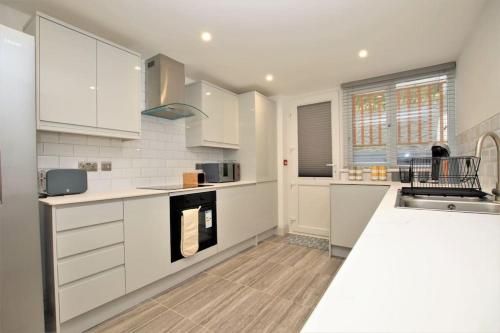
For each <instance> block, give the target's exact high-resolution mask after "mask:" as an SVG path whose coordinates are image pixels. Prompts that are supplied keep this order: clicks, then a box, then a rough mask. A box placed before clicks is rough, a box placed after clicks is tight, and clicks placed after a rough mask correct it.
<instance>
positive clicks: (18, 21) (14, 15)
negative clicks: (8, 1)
mask: <svg viewBox="0 0 500 333" xmlns="http://www.w3.org/2000/svg"><path fill="white" fill-rule="evenodd" d="M29 19H30V15H28V14H25V13H22V12H20V11H17V10H15V9H13V8H11V7H8V6H6V5H4V4H1V3H0V24H3V25H6V26H8V27H10V28H13V29H16V30H20V31H22V30H23V28H24V25H25V24H26V22H28V20H29Z"/></svg>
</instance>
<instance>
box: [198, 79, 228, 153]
mask: <svg viewBox="0 0 500 333" xmlns="http://www.w3.org/2000/svg"><path fill="white" fill-rule="evenodd" d="M201 91H202V99H203V102H202V106H203V109H202V111H203V112H205V113H206V114H207V115H208V118H207V119H204V120H203V139H204V140H205V141H210V142H216V143H224V102H225V98H226V96H225V93H224V92H223V91H222V90H220V89H217V88H215V87H213V86H209V85H206V84H203V85H202V89H201Z"/></svg>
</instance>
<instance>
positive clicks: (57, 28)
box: [38, 17, 97, 126]
mask: <svg viewBox="0 0 500 333" xmlns="http://www.w3.org/2000/svg"><path fill="white" fill-rule="evenodd" d="M39 33H40V36H39V41H38V42H39V119H40V120H43V121H50V122H56V123H64V124H72V125H83V126H96V124H97V120H96V119H97V118H96V84H97V83H96V68H97V67H96V43H97V41H96V40H95V39H94V38H91V37H89V36H86V35H84V34H81V33H79V32H76V31H74V30H71V29H68V28H66V27H64V26H62V25H59V24H57V23H54V22H52V21H49V20H47V19H45V18H42V17H41V18H40V30H39Z"/></svg>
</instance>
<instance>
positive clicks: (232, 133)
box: [224, 94, 240, 145]
mask: <svg viewBox="0 0 500 333" xmlns="http://www.w3.org/2000/svg"><path fill="white" fill-rule="evenodd" d="M239 125H240V124H239V111H238V97H237V96H234V95H231V94H226V98H225V99H224V143H228V144H233V145H237V144H239V142H240V139H239V127H240V126H239Z"/></svg>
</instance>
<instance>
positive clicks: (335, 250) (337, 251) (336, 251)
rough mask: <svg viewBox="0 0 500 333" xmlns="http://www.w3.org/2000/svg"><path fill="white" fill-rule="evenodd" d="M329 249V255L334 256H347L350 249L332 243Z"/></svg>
mask: <svg viewBox="0 0 500 333" xmlns="http://www.w3.org/2000/svg"><path fill="white" fill-rule="evenodd" d="M331 251H332V252H331V255H332V256H334V257H340V258H347V256H348V255H349V253H350V252H351V249H350V248H348V247H342V246H335V245H332V246H331Z"/></svg>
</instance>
